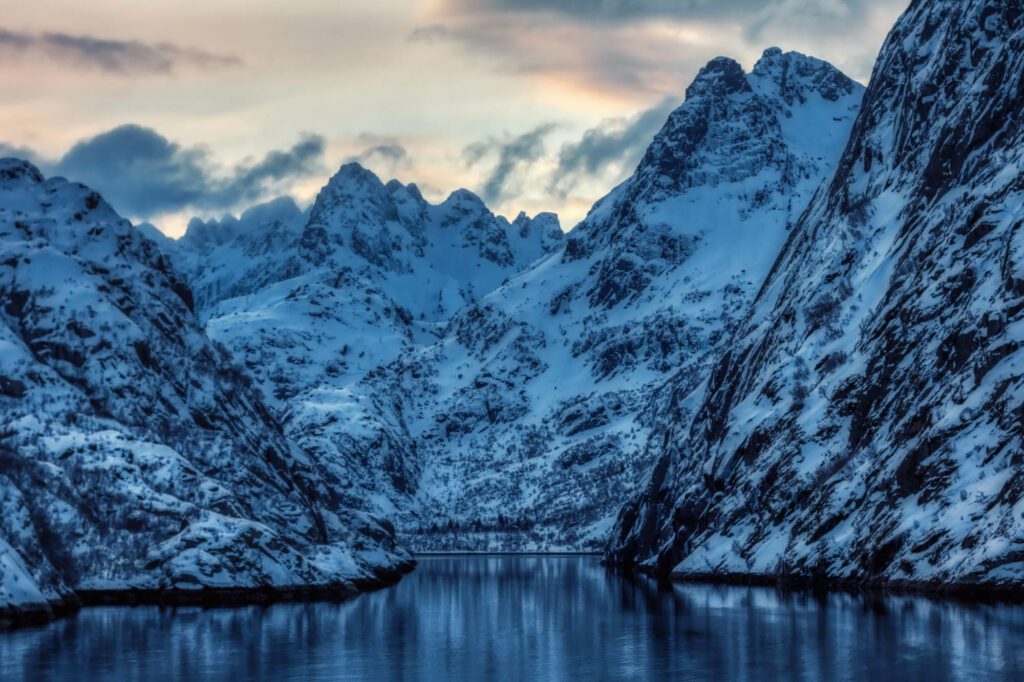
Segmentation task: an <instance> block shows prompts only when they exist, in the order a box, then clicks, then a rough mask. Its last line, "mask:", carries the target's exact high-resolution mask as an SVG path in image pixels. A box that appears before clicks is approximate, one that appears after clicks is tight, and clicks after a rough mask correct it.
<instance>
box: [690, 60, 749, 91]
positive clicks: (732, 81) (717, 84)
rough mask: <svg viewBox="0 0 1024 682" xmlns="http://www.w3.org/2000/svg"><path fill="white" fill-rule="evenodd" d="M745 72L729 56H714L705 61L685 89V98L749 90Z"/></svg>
mask: <svg viewBox="0 0 1024 682" xmlns="http://www.w3.org/2000/svg"><path fill="white" fill-rule="evenodd" d="M749 89H750V86H749V85H748V84H747V79H746V73H744V71H743V67H742V66H740V64H739V62H737V61H736V60H735V59H732V58H730V57H715V58H714V59H712V60H711V61H710V62H708V63H707V66H705V67H704V68H703V69H701V70H700V73H698V74H697V78H696V79H694V81H693V83H692V84H691V85H690V87H688V88H687V89H686V99H692V98H694V97H700V96H703V95H728V94H730V93H734V92H743V91H744V90H749Z"/></svg>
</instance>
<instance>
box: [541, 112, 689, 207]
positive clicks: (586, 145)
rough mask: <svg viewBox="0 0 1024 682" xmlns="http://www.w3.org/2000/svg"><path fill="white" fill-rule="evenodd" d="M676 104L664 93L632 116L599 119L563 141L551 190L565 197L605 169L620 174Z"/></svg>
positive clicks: (633, 161)
mask: <svg viewBox="0 0 1024 682" xmlns="http://www.w3.org/2000/svg"><path fill="white" fill-rule="evenodd" d="M677 106H679V100H678V99H677V98H675V97H666V98H665V99H663V100H661V101H660V102H658V103H657V104H656V105H655V106H653V107H651V108H650V109H647V110H645V111H641V112H640V113H638V114H636V115H634V116H632V117H629V118H616V119H609V120H606V121H603V122H602V123H601V124H600V125H598V126H596V127H594V128H591V129H590V130H587V131H586V132H585V133H583V137H582V138H580V140H579V141H578V142H571V143H568V144H565V145H563V146H562V149H561V151H560V152H559V154H558V166H557V168H556V169H555V172H554V176H553V178H552V183H551V191H552V192H553V193H555V194H556V195H557V196H559V197H561V198H565V196H566V195H567V194H568V193H569V192H570V191H572V190H573V189H574V188H575V187H576V186H577V185H578V184H579V183H580V181H581V180H584V179H587V178H590V177H594V176H598V175H603V174H605V173H606V172H607V171H608V170H609V169H611V170H612V171H614V173H615V175H616V176H621V175H623V174H624V171H626V170H629V169H631V168H632V167H633V166H635V165H636V164H637V163H638V162H639V160H640V158H641V157H642V156H643V154H644V151H645V150H646V149H647V147H648V145H650V143H651V140H652V139H654V136H655V135H656V134H657V132H658V131H659V130H661V128H662V126H664V125H665V121H666V120H667V119H668V116H669V114H671V113H672V111H673V110H674V109H675V108H676V107H677Z"/></svg>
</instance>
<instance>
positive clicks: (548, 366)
mask: <svg viewBox="0 0 1024 682" xmlns="http://www.w3.org/2000/svg"><path fill="white" fill-rule="evenodd" d="M861 95H862V88H861V86H859V85H858V84H856V83H854V82H853V81H851V80H850V79H848V78H846V77H845V76H843V75H842V74H841V73H840V72H839V71H837V70H836V69H835V68H833V67H832V66H830V65H828V64H826V63H824V62H821V61H818V60H815V59H812V58H809V57H805V56H803V55H800V54H796V53H786V54H783V53H782V52H781V51H780V50H777V49H773V50H769V51H767V52H766V53H765V54H764V57H763V58H762V59H761V60H760V61H759V62H758V63H757V65H756V66H755V67H754V69H753V71H752V72H751V73H749V74H747V73H744V71H743V69H742V68H741V67H740V65H739V64H737V63H736V62H734V61H732V60H729V59H724V58H722V59H716V60H714V61H712V62H711V63H710V64H708V65H707V67H706V68H704V69H703V70H702V71H701V73H700V74H699V76H698V77H697V79H696V80H695V81H694V83H693V84H692V85H691V86H690V88H689V89H688V91H687V93H686V101H685V103H684V104H683V105H682V106H680V107H679V108H678V109H677V110H676V111H675V112H674V113H673V114H672V115H671V116H670V118H669V120H668V122H667V123H666V124H665V126H664V129H663V130H662V131H661V132H660V133H659V134H658V135H657V137H656V138H655V139H654V141H653V142H652V144H651V146H650V149H649V150H648V151H647V154H646V155H645V157H644V158H643V160H642V162H641V163H640V165H639V167H638V168H637V170H636V172H635V173H634V175H633V176H632V177H631V178H629V179H628V180H627V181H626V182H625V183H623V184H622V185H621V186H619V187H618V188H616V189H615V190H614V191H613V192H612V193H611V194H610V195H609V196H608V197H606V198H605V199H603V200H602V201H600V202H599V203H598V204H597V205H596V206H595V207H594V209H593V210H592V212H591V213H590V215H589V216H588V217H587V219H586V220H585V221H584V222H583V223H582V224H581V225H580V226H578V227H577V228H576V229H575V230H573V231H572V232H571V233H570V234H569V236H568V239H567V243H566V244H565V246H564V248H563V249H561V250H559V252H558V253H555V254H553V255H552V256H550V257H548V258H547V259H545V260H543V261H541V262H540V263H538V264H536V265H535V266H533V267H532V268H530V269H528V270H527V271H525V272H523V273H522V274H520V275H518V276H517V277H514V278H512V279H511V280H509V281H508V282H507V283H506V284H504V285H502V286H501V287H500V288H498V289H497V290H496V291H494V292H493V293H491V294H489V295H488V296H486V297H484V298H483V299H482V300H481V301H479V302H478V303H476V304H475V305H471V306H469V307H468V308H466V309H465V310H463V311H461V312H459V313H458V314H457V315H456V316H455V317H454V319H453V320H452V322H451V324H450V325H449V328H448V331H447V333H446V334H445V336H444V338H443V339H442V340H441V341H439V342H438V343H435V344H433V345H431V346H428V347H425V348H422V349H419V350H417V351H416V352H415V353H411V354H404V355H403V357H402V358H400V360H399V361H397V362H395V363H393V364H392V365H391V366H389V367H386V368H384V369H383V370H381V371H379V372H376V373H374V374H373V375H372V376H371V377H370V378H369V379H368V380H366V381H364V382H362V383H361V384H360V385H359V386H358V387H356V388H354V389H353V391H355V392H359V393H365V392H366V391H367V390H369V391H371V395H373V396H374V401H375V402H377V403H378V404H386V407H387V412H386V414H387V416H388V418H389V419H388V421H389V422H390V423H393V424H400V425H401V426H402V431H403V436H402V437H404V438H407V439H408V441H409V443H410V445H409V446H408V448H407V450H408V451H409V452H410V453H412V455H413V456H414V457H415V461H417V462H418V463H419V468H420V470H421V472H422V473H421V478H420V484H419V486H418V487H417V491H416V498H415V501H414V506H412V507H411V508H410V511H411V512H412V513H411V516H410V517H402V516H400V517H399V521H398V526H399V529H400V531H402V532H403V536H404V537H405V538H407V539H408V541H409V542H410V544H411V545H412V546H414V547H417V548H429V549H465V550H482V549H538V550H553V549H567V550H580V549H596V548H599V547H601V546H602V545H603V543H604V541H605V539H606V537H607V534H608V531H609V529H610V527H611V524H612V522H613V521H614V518H615V515H616V513H617V512H618V510H619V508H620V506H621V504H622V502H623V500H625V499H627V498H628V497H629V496H630V494H631V493H632V492H633V487H634V484H635V482H636V481H638V480H639V479H640V478H641V477H646V476H647V475H648V472H649V471H650V467H651V464H652V458H651V456H650V455H649V454H648V452H649V451H648V448H647V443H648V440H649V438H650V437H651V436H652V433H653V429H654V427H655V426H656V424H655V422H653V421H652V420H651V419H650V416H649V415H650V413H651V411H652V408H654V407H655V406H657V405H658V404H660V403H662V402H664V401H665V399H666V396H665V395H664V394H663V393H662V390H661V389H662V386H663V385H664V383H665V381H666V380H667V379H668V378H669V377H670V376H673V375H676V376H681V377H683V378H684V380H685V381H686V382H688V384H689V385H690V386H691V387H693V386H697V385H699V384H700V383H701V381H702V379H703V378H704V377H705V376H706V375H707V373H708V371H709V367H710V361H711V360H712V359H713V357H714V355H715V354H716V352H717V350H718V349H719V348H720V347H721V345H722V343H723V341H724V340H725V339H726V338H727V337H728V335H729V334H730V332H731V330H732V328H733V326H734V324H735V322H736V321H737V315H738V314H739V313H740V312H741V311H742V310H744V309H745V308H746V306H747V305H748V304H749V303H750V301H751V300H752V299H753V297H754V295H755V293H756V291H757V287H758V286H759V285H760V283H761V281H762V280H763V278H764V276H765V275H766V274H767V272H768V269H769V268H770V267H771V264H772V262H773V260H774V258H775V255H776V254H777V253H778V251H779V250H780V249H781V247H782V244H783V243H784V241H785V239H786V236H787V234H788V232H789V230H790V228H791V226H792V225H793V224H794V223H796V221H797V219H798V217H799V215H800V213H801V212H802V211H803V210H804V208H805V207H806V205H807V203H808V202H809V200H810V198H811V195H812V194H813V192H814V190H815V189H816V188H817V187H818V185H819V184H820V183H821V181H822V180H823V179H824V178H825V177H826V176H827V175H829V174H830V173H831V172H832V171H833V170H834V167H835V163H836V161H837V160H838V158H839V155H840V154H841V152H842V149H843V146H844V144H845V141H846V139H847V138H848V136H849V132H850V128H851V126H852V124H853V120H854V117H855V115H856V113H857V110H858V105H859V103H860V98H861ZM389 397H390V398H389ZM679 418H680V419H683V418H685V415H680V417H679Z"/></svg>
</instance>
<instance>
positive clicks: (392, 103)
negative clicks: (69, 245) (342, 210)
mask: <svg viewBox="0 0 1024 682" xmlns="http://www.w3.org/2000/svg"><path fill="white" fill-rule="evenodd" d="M602 2H603V6H605V7H607V6H609V5H611V6H614V5H616V3H615V2H610V3H609V2H607V0H602ZM690 3H692V4H693V6H694V7H695V8H696V9H694V10H693V12H692V13H688V12H687V11H686V9H685V8H686V6H687V5H688V4H690ZM639 4H641V5H642V4H643V2H640V3H639ZM567 5H573V6H575V7H576V8H577V9H576V10H575V11H559V8H563V7H565V6H567ZM663 5H664V3H663V2H660V1H659V0H651V6H652V7H655V8H657V7H660V6H663ZM706 5H707V3H701V2H694V1H693V0H689V2H688V0H680V2H679V4H678V5H677V6H676V8H675V9H673V10H672V11H671V12H667V13H666V12H664V11H653V12H652V13H651V14H649V15H644V16H639V17H631V16H626V17H619V16H615V17H611V18H610V19H609V18H608V17H604V16H599V14H598V13H597V12H594V13H591V12H589V11H588V10H587V9H585V8H586V7H588V4H587V3H584V2H580V1H579V0H576V1H574V2H569V3H564V4H561V5H560V4H559V3H558V2H557V0H552V1H551V2H544V1H543V0H529V1H526V0H522V1H517V0H375V1H374V2H364V1H360V2H352V1H349V0H344V1H340V2H339V1H338V0H291V1H289V2H285V1H282V0H201V1H200V0H175V1H171V0H145V2H137V1H136V2H126V1H124V0H90V1H89V2H80V1H79V0H32V1H31V2H29V1H20V0H19V1H14V0H0V89H2V91H3V92H4V93H5V96H4V98H3V102H2V104H0V142H3V143H6V144H7V145H10V146H15V147H28V148H30V149H31V150H33V151H34V152H35V153H36V154H38V155H39V156H40V157H43V158H46V159H54V160H56V159H59V158H60V157H61V155H63V154H64V153H65V152H66V151H67V150H68V149H69V147H71V146H72V145H73V144H74V143H76V142H78V141H80V140H82V139H86V138H90V137H92V136H94V135H97V134H99V133H102V132H104V131H108V130H110V129H112V128H114V127H116V126H118V125H121V124H126V123H133V124H138V125H141V126H145V127H147V128H152V129H153V130H155V131H157V132H158V133H160V134H161V135H163V136H165V137H166V138H168V139H169V140H171V141H173V142H175V143H177V144H179V145H181V146H182V147H183V148H187V149H192V148H202V149H204V150H205V151H206V153H207V156H208V162H209V163H210V164H212V165H214V166H217V167H219V168H221V169H224V170H225V172H226V171H227V170H229V169H230V168H231V167H232V166H234V165H235V164H239V163H244V162H245V161H246V159H253V158H262V157H263V156H264V155H265V154H266V153H268V152H270V151H272V150H277V149H287V148H289V147H290V146H291V145H294V144H295V143H296V141H297V140H298V138H299V136H300V134H302V133H313V134H316V135H319V136H322V137H323V138H324V140H325V144H326V147H325V151H324V154H323V163H322V166H323V167H322V168H321V169H320V170H319V171H318V172H317V173H312V174H307V175H304V176H297V177H294V178H291V179H290V180H288V182H287V183H286V184H287V186H285V187H283V188H282V187H281V186H275V187H274V188H273V191H274V192H278V191H281V190H282V189H284V190H286V191H288V192H290V193H292V194H293V195H295V196H296V198H297V199H299V200H300V202H301V201H309V200H311V199H312V197H313V196H314V195H315V192H316V190H317V189H318V188H319V187H320V186H321V185H322V184H323V182H324V181H325V180H326V179H327V177H328V175H329V174H330V171H331V170H333V169H335V168H336V167H337V166H338V165H339V164H340V163H341V162H343V161H345V160H347V159H349V158H350V157H353V156H357V155H359V154H360V153H361V152H362V151H364V150H365V149H366V148H367V146H368V142H367V140H368V139H371V138H368V137H367V135H370V136H373V138H372V139H374V140H388V141H391V142H393V143H395V144H398V145H400V146H401V147H403V148H404V149H405V150H406V152H407V156H406V157H405V158H404V159H401V160H399V161H398V162H397V163H394V162H383V161H381V160H378V163H377V165H376V167H375V166H374V163H373V161H374V160H373V159H372V158H370V159H367V161H368V165H370V166H371V168H373V169H374V170H375V171H376V172H378V174H380V175H382V176H385V179H387V177H390V176H392V175H395V176H397V177H399V179H401V180H402V181H404V182H417V183H419V184H420V185H421V186H422V187H423V188H424V190H425V192H424V193H425V194H426V195H427V196H428V198H431V199H440V198H442V197H443V195H445V194H447V192H449V191H451V190H454V189H456V188H457V187H461V186H466V187H468V188H470V189H473V190H476V191H479V190H480V189H481V188H482V187H483V186H484V185H485V183H486V182H487V180H488V178H489V177H490V176H491V174H492V172H493V170H494V167H495V165H496V164H497V163H498V158H497V154H499V153H500V151H499V150H500V148H501V145H502V144H504V143H509V142H510V141H512V140H514V139H516V138H517V137H518V136H520V135H523V134H525V133H528V132H530V131H532V130H535V129H538V128H540V127H543V126H547V128H545V130H546V131H547V132H546V133H545V134H544V135H543V136H542V140H541V147H540V148H535V149H533V152H534V153H533V155H532V156H531V157H530V160H529V161H522V162H520V163H518V164H517V165H516V166H515V174H516V175H515V178H514V181H511V182H509V183H508V184H507V185H506V191H505V192H503V193H502V194H501V195H500V196H498V197H494V198H492V203H493V204H494V205H493V206H492V208H494V209H495V210H496V211H498V212H502V213H506V214H515V213H516V212H517V211H518V210H520V209H524V210H526V211H528V212H530V213H533V212H537V211H540V210H553V211H556V212H558V213H560V215H562V217H563V224H564V226H565V227H566V228H568V227H570V226H571V225H572V224H574V223H575V221H577V220H578V219H580V218H581V217H582V216H583V215H584V214H585V212H586V210H587V208H588V207H589V206H590V204H591V203H592V202H593V201H594V200H595V199H597V198H599V197H600V196H601V195H603V194H604V193H605V192H607V191H608V190H609V189H610V188H611V187H612V186H613V185H614V184H615V183H616V182H618V181H619V180H621V179H622V178H623V177H624V176H625V174H627V173H628V171H629V165H630V163H632V157H629V158H626V157H628V154H627V155H626V157H624V158H623V160H622V162H621V163H620V162H614V161H610V162H609V163H608V164H607V166H606V167H602V169H600V170H599V171H598V172H596V173H590V174H588V175H586V176H585V177H581V178H579V181H578V182H576V183H574V186H573V189H572V191H571V192H569V193H568V194H567V195H566V196H562V195H561V194H560V193H559V192H555V191H553V190H552V187H551V185H552V173H553V172H554V171H555V169H556V166H557V155H558V151H559V149H560V148H561V147H562V145H565V144H572V143H574V142H577V141H579V140H580V138H581V136H582V135H583V134H584V132H585V131H586V130H588V129H590V128H593V127H595V126H599V125H602V121H606V120H607V119H615V118H628V117H630V116H634V115H635V114H637V113H638V112H641V111H643V110H646V109H649V108H651V107H653V106H655V105H656V104H658V103H659V102H664V101H665V98H666V97H674V98H675V99H676V100H678V101H681V100H682V97H683V92H684V90H685V88H686V85H687V84H688V83H689V82H690V81H691V80H692V78H693V77H694V75H695V74H696V72H697V70H698V69H699V68H700V66H701V65H702V64H704V63H705V62H706V61H707V60H709V59H710V58H712V57H715V56H718V55H722V54H724V55H729V56H733V57H735V58H737V59H738V60H739V61H740V62H741V63H743V64H744V65H746V66H748V67H749V66H750V65H752V64H753V62H754V61H756V59H757V57H758V56H759V55H760V53H761V51H762V50H763V49H764V48H765V47H768V46H772V45H778V46H780V47H782V48H784V49H796V50H800V51H802V52H806V53H808V54H813V55H814V56H818V57H821V58H823V59H827V60H829V61H832V62H833V63H835V64H836V65H837V66H839V67H840V68H843V69H844V70H845V71H846V72H847V73H848V74H850V75H851V76H853V77H855V78H858V79H860V80H862V81H863V80H866V79H867V78H868V75H869V69H870V64H871V61H872V59H873V57H874V54H875V53H877V50H878V48H879V46H880V45H881V42H882V39H883V38H884V35H885V33H886V31H887V30H888V28H889V27H890V26H891V24H892V23H893V22H894V21H895V19H896V17H897V15H898V14H899V12H900V10H901V9H902V5H903V3H901V2H895V3H894V2H892V0H774V1H773V2H767V3H753V2H750V1H748V0H736V2H735V10H734V11H730V9H729V6H730V3H729V2H722V3H718V4H717V5H715V7H716V9H715V10H714V11H710V10H707V9H706ZM579 8H584V9H579ZM701 8H705V9H701ZM794 17H796V18H794ZM4 32H7V34H8V36H9V38H8V41H7V43H6V44H5V43H4V41H3V37H4ZM52 33H61V34H67V35H70V36H75V37H83V36H87V37H91V38H102V39H108V40H112V41H120V42H125V43H128V42H134V43H140V44H143V45H145V46H150V47H152V46H159V45H171V46H173V49H174V50H184V51H186V52H174V55H176V56H175V57H174V60H175V62H174V66H173V68H172V69H171V70H170V71H169V72H151V73H121V72H117V71H116V70H111V69H107V68H101V67H99V66H96V65H90V64H88V63H85V62H83V61H82V60H80V59H78V60H76V59H75V58H68V55H67V54H65V53H62V52H59V51H57V50H56V48H55V47H54V45H55V44H56V43H55V42H54V41H52V40H49V39H44V38H43V37H42V36H45V35H46V34H52ZM26 40H32V41H35V42H33V43H32V44H33V45H34V46H35V47H32V48H26V47H25V41H26ZM19 41H20V42H19ZM40 46H45V49H43V47H40ZM161 49H163V48H161ZM168 49H170V48H168ZM187 51H195V52H196V53H201V55H204V56H196V55H195V54H192V53H191V52H187ZM182 55H184V56H182ZM210 56H213V57H216V58H218V59H219V58H221V57H225V58H231V59H227V60H224V63H221V62H217V63H213V64H211V63H209V62H208V60H207V57H210ZM232 59H237V62H238V63H229V62H230V61H231V60H232ZM204 60H207V61H204ZM616 125H618V126H619V127H621V126H623V125H626V122H621V123H619V124H611V128H612V129H615V128H616ZM482 140H484V141H486V140H490V141H491V142H492V144H491V147H490V148H491V149H492V150H493V154H492V156H490V157H485V158H484V159H483V160H481V161H480V162H478V163H476V164H472V165H471V164H469V163H468V162H467V158H466V156H465V154H464V153H463V150H464V149H465V148H466V147H467V146H468V145H471V144H474V143H479V142H480V141H482ZM634 154H635V152H634ZM100 189H101V190H102V189H103V188H102V187H101V188H100ZM116 207H117V204H116V202H115V208H116ZM236 208H237V207H236ZM217 210H218V209H215V208H211V207H209V206H204V207H201V208H191V207H187V206H186V207H184V208H182V209H181V210H179V211H175V212H173V213H171V214H165V215H155V216H130V217H132V218H142V217H149V218H151V219H153V220H154V222H156V223H157V224H158V226H160V227H161V228H162V229H165V230H166V231H168V232H171V233H177V232H179V231H180V230H181V229H183V226H184V224H185V220H186V218H187V216H188V215H190V214H192V213H193V212H198V213H202V214H209V213H211V212H216V211H217Z"/></svg>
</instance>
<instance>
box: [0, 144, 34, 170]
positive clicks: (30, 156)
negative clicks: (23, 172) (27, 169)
mask: <svg viewBox="0 0 1024 682" xmlns="http://www.w3.org/2000/svg"><path fill="white" fill-rule="evenodd" d="M9 156H12V157H14V158H16V159H25V160H26V161H31V162H32V163H35V164H37V165H38V164H39V163H40V159H39V155H38V154H36V152H35V150H33V149H29V148H28V147H21V146H19V145H13V144H7V143H6V142H0V158H5V157H9Z"/></svg>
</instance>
